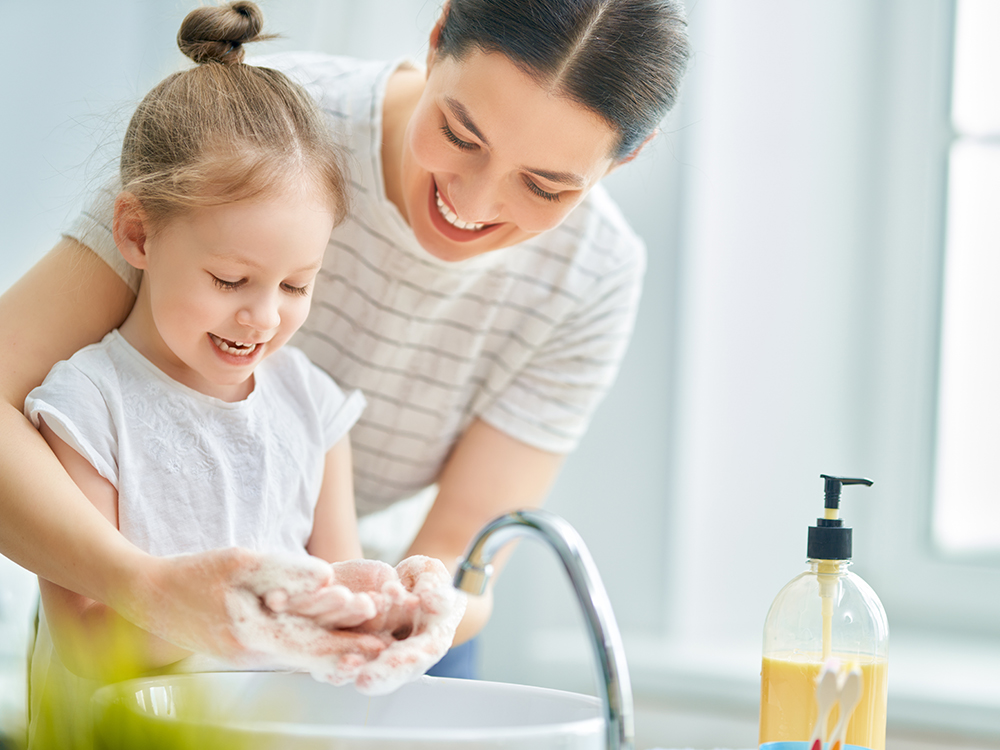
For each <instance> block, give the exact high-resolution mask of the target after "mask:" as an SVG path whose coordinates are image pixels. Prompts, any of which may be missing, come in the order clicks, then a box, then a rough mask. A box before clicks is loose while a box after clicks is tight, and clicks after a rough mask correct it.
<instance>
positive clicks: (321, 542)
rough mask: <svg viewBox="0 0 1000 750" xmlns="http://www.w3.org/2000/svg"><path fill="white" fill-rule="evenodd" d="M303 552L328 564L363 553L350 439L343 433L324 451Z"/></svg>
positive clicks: (354, 558)
mask: <svg viewBox="0 0 1000 750" xmlns="http://www.w3.org/2000/svg"><path fill="white" fill-rule="evenodd" d="M306 551H308V552H309V554H310V555H313V556H314V557H319V558H322V559H323V560H326V561H327V562H331V563H332V562H340V561H342V560H357V559H359V558H361V557H363V556H364V555H363V553H362V551H361V541H360V539H359V538H358V516H357V511H356V510H355V508H354V476H353V465H352V462H351V441H350V438H349V437H347V436H346V435H345V436H344V437H342V438H341V439H340V440H339V441H338V442H337V444H336V445H334V446H333V447H332V448H331V449H330V450H329V451H327V454H326V462H325V464H324V466H323V484H322V487H321V489H320V493H319V500H318V501H317V502H316V512H315V514H314V516H313V532H312V536H310V537H309V543H308V544H307V545H306Z"/></svg>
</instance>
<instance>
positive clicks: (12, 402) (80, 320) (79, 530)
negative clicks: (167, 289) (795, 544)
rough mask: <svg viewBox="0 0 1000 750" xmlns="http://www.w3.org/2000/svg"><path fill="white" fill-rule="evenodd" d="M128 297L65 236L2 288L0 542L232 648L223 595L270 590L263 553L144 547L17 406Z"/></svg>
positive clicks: (180, 637) (196, 637)
mask: <svg viewBox="0 0 1000 750" xmlns="http://www.w3.org/2000/svg"><path fill="white" fill-rule="evenodd" d="M134 302H135V295H134V294H133V293H132V292H131V290H130V289H129V288H128V286H127V285H126V284H125V282H123V281H122V280H121V279H120V278H119V277H118V275H117V274H116V273H115V272H114V270H112V269H111V267H110V266H108V265H107V264H106V263H105V262H104V261H103V260H101V258H99V257H98V256H97V255H96V254H95V253H93V252H92V251H91V250H90V249H89V248H87V247H86V246H84V245H81V244H80V243H78V242H76V241H74V240H71V239H64V240H62V241H61V242H60V243H59V244H58V245H56V246H55V248H53V250H52V251H51V252H49V254H48V255H46V256H45V257H44V258H42V260H40V261H39V262H38V263H37V264H36V265H35V266H34V267H33V268H32V269H31V270H29V271H28V273H27V274H25V275H24V277H22V278H21V279H20V280H19V281H18V282H16V283H15V284H14V286H12V287H11V288H10V289H8V290H7V291H6V292H5V293H4V294H3V295H2V296H0V351H2V352H3V356H0V519H3V521H2V522H0V553H2V554H3V555H5V556H7V557H8V558H10V559H11V560H13V561H14V562H16V563H18V564H19V565H21V566H22V567H24V568H27V569H28V570H30V571H32V572H33V573H35V574H37V575H38V576H39V577H41V578H44V579H46V580H47V581H50V582H52V583H53V584H56V585H58V586H61V587H64V588H65V589H69V590H71V591H74V592H77V593H79V594H81V595H82V596H84V597H86V598H88V599H93V600H96V601H100V602H103V603H105V604H107V605H108V606H110V607H111V608H113V609H114V610H115V611H117V612H119V613H120V614H121V615H122V616H123V617H124V618H125V619H127V620H128V621H130V622H132V623H136V624H138V625H139V626H141V627H143V628H144V629H146V630H149V631H151V632H155V633H157V634H158V635H161V636H164V637H169V638H170V640H171V641H173V642H175V643H178V644H180V645H181V646H184V647H186V648H189V649H191V650H197V651H201V652H204V653H210V654H214V655H216V656H222V657H233V656H239V655H240V654H242V653H243V650H244V648H243V646H242V645H241V642H240V638H239V637H238V632H239V631H238V623H236V622H234V620H233V617H232V615H231V613H230V610H229V608H228V605H227V601H229V600H230V599H231V598H232V597H233V596H240V595H242V596H244V597H250V598H252V599H253V600H254V601H256V597H257V596H259V595H263V594H265V593H266V592H267V590H268V589H267V588H266V583H267V582H266V581H265V582H263V583H261V582H256V581H254V580H253V571H254V570H255V569H256V568H258V567H259V565H260V558H259V556H257V555H254V554H253V553H250V552H248V551H247V550H243V549H239V548H229V549H224V550H213V551H211V552H206V553H202V554H197V555H183V556H177V557H170V558H160V557H154V556H152V555H148V554H146V553H145V552H143V551H142V550H140V549H139V548H138V547H136V546H135V545H133V544H132V543H130V542H129V541H128V540H127V539H126V538H125V537H124V536H122V535H121V534H120V533H119V532H118V530H117V529H116V528H115V527H114V526H113V525H112V524H110V523H108V519H107V518H105V517H104V516H103V515H102V514H101V513H100V511H98V510H97V508H95V507H94V505H93V504H92V503H91V502H90V501H89V500H88V499H87V497H86V495H84V494H83V492H81V490H80V488H79V487H77V485H76V483H75V482H74V481H73V480H72V479H71V478H70V476H69V474H67V473H66V470H65V469H64V468H63V466H62V464H61V463H59V460H58V459H57V458H56V457H55V454H53V452H52V449H51V448H50V447H49V446H48V444H47V443H46V442H45V440H44V439H43V438H42V436H41V435H40V434H39V433H38V430H36V429H35V428H34V426H32V424H31V422H29V421H28V420H27V419H26V418H25V416H24V414H23V413H22V410H23V408H24V399H25V397H26V396H27V395H28V391H30V390H31V389H32V388H34V387H35V386H37V385H39V384H40V383H41V382H42V380H44V378H45V376H46V375H47V374H48V372H49V370H51V369H52V366H53V365H54V364H55V363H56V362H58V361H59V360H63V359H68V358H69V357H70V356H71V355H72V354H73V353H74V352H75V351H77V350H78V349H80V348H82V347H83V346H85V345H87V344H91V343H94V342H96V341H100V340H101V338H103V336H104V335H105V334H106V333H108V331H110V330H111V329H113V328H115V327H117V326H118V325H120V324H121V322H122V321H123V320H124V319H125V318H126V316H127V315H128V313H129V311H130V310H131V308H132V304H133V303H134ZM285 565H286V570H287V573H288V575H289V576H297V580H299V581H300V585H302V586H303V587H305V588H308V587H309V586H312V587H314V588H318V587H320V586H323V585H324V584H325V583H326V582H328V581H329V579H330V573H329V571H328V570H326V569H325V566H321V567H319V568H318V567H316V566H308V565H307V564H305V563H303V564H298V563H296V564H294V565H293V564H291V563H285ZM321 568H323V569H321ZM56 606H58V605H56ZM254 624H255V626H256V627H258V628H259V629H260V630H261V632H262V633H263V634H264V636H266V637H269V638H272V639H273V640H275V641H277V640H280V638H281V637H282V633H281V632H279V631H278V630H277V629H275V628H271V629H268V628H269V626H270V621H268V620H267V619H266V618H260V621H259V622H256V623H254ZM312 635H313V637H314V639H315V641H316V643H317V644H319V646H317V648H319V647H324V648H328V649H329V650H333V649H335V648H340V649H341V650H347V649H346V648H345V647H344V646H343V645H342V644H341V643H340V640H338V639H337V637H336V634H329V633H327V632H326V631H324V630H322V629H321V628H318V627H317V628H316V631H315V633H313V634H312Z"/></svg>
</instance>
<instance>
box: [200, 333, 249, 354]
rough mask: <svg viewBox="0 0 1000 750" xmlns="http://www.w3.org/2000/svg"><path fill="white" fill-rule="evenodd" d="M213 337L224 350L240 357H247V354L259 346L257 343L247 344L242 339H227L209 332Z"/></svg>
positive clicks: (216, 343)
mask: <svg viewBox="0 0 1000 750" xmlns="http://www.w3.org/2000/svg"><path fill="white" fill-rule="evenodd" d="M209 335H210V336H211V337H212V341H214V342H215V345H216V346H217V347H219V348H220V349H221V350H222V351H224V352H228V353H229V354H235V355H236V356H238V357H245V356H246V355H248V354H250V353H252V352H253V350H254V349H256V348H257V345H256V344H246V343H244V342H242V341H232V342H230V341H226V339H224V338H220V337H219V336H216V335H215V334H214V333H212V334H209Z"/></svg>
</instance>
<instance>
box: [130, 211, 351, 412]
mask: <svg viewBox="0 0 1000 750" xmlns="http://www.w3.org/2000/svg"><path fill="white" fill-rule="evenodd" d="M296 192H297V193H298V194H296ZM333 223H334V219H333V215H332V213H331V212H330V209H329V208H328V207H327V206H326V205H325V204H324V203H323V202H321V201H319V200H317V199H316V198H315V197H311V196H309V195H307V194H306V193H305V191H292V193H291V194H288V193H283V194H281V195H280V196H277V197H272V198H265V199H263V200H260V199H257V200H253V201H239V202H236V203H230V204H225V205H220V206H211V207H204V208H195V209H192V210H190V211H185V212H184V213H182V214H180V215H178V216H177V217H175V218H172V219H169V220H168V221H167V222H166V224H165V225H164V226H163V227H162V228H160V230H159V231H157V232H156V233H155V234H153V235H152V236H150V237H147V238H146V239H145V249H144V252H143V255H144V258H145V261H144V264H143V271H144V273H143V281H142V288H141V289H140V292H139V301H138V302H137V307H140V306H142V307H143V308H144V310H145V312H144V314H142V313H141V314H140V315H139V316H138V318H137V320H136V321H133V320H132V317H135V316H132V317H130V319H129V320H128V321H126V323H125V325H123V327H122V333H123V335H124V336H125V338H126V339H127V340H128V341H129V342H130V343H132V345H133V346H136V348H137V349H139V351H140V352H142V354H143V355H145V356H146V357H147V358H148V359H149V360H151V361H152V362H153V364H155V365H157V367H159V368H160V369H161V370H163V371H164V372H166V373H167V374H168V375H170V376H171V377H172V378H174V379H175V380H177V381H179V382H181V383H183V384H184V385H187V386H188V387H190V388H193V389H195V390H197V391H200V392H202V393H205V394H208V395H211V396H215V397H217V398H221V399H224V400H228V401H233V400H239V399H242V398H245V397H246V396H247V394H248V393H249V392H250V391H251V390H252V389H253V381H252V379H251V375H252V373H253V370H254V368H255V367H256V366H257V365H258V364H260V362H261V361H262V360H263V359H264V358H266V357H267V356H269V355H270V354H272V353H273V352H275V351H277V350H278V349H279V348H280V347H281V346H282V345H283V344H284V343H285V342H286V341H288V339H289V338H290V337H291V335H292V334H293V333H295V331H296V330H298V328H299V326H300V325H302V323H303V321H304V320H305V318H306V315H307V314H308V312H309V304H310V300H311V295H312V288H313V282H314V280H315V278H316V274H317V272H318V271H319V268H320V265H321V264H322V262H323V252H324V250H325V249H326V244H327V241H328V240H329V239H330V232H331V231H332V229H333Z"/></svg>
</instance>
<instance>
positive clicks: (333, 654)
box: [227, 555, 465, 695]
mask: <svg viewBox="0 0 1000 750" xmlns="http://www.w3.org/2000/svg"><path fill="white" fill-rule="evenodd" d="M288 562H290V561H280V560H277V559H271V560H270V563H269V564H268V563H265V564H262V565H259V566H258V567H257V568H256V569H253V570H248V571H247V573H246V577H245V581H244V584H245V585H244V587H242V588H239V589H236V590H235V591H233V592H230V596H229V597H227V608H228V610H229V612H230V615H231V616H232V618H233V621H234V625H235V632H236V635H237V638H238V640H239V641H240V642H241V644H242V645H243V646H244V647H246V648H248V649H250V650H251V651H253V652H256V653H258V654H260V655H265V656H268V657H272V658H276V659H278V660H280V661H281V662H282V663H285V664H287V665H288V666H290V667H297V668H301V669H306V670H308V671H309V672H310V673H312V675H313V677H315V678H316V679H318V680H321V681H324V682H331V683H333V684H334V685H343V684H347V683H349V682H354V684H355V686H356V687H357V688H358V690H360V691H361V692H363V693H366V694H368V695H380V694H384V693H389V692H392V691H393V690H395V689H396V688H398V687H399V686H400V685H402V684H404V683H405V682H408V681H410V680H412V679H414V678H416V677H418V676H419V675H421V674H423V673H424V672H425V671H426V670H427V669H428V668H430V667H431V666H432V665H433V664H435V663H436V662H437V661H438V660H439V659H440V658H441V657H442V656H443V655H444V654H445V652H446V651H447V650H448V648H449V647H450V646H451V642H452V639H453V638H454V635H455V630H456V628H457V627H458V624H459V622H460V621H461V619H462V615H463V614H464V612H465V595H464V594H462V593H461V592H459V591H457V590H456V589H455V588H454V587H453V586H452V583H451V575H450V574H449V573H448V570H447V569H446V568H445V566H444V564H443V563H441V561H440V560H437V559H435V558H431V557H424V556H422V555H416V556H413V557H410V558H407V559H406V560H403V561H402V562H401V563H400V564H399V565H397V566H396V567H395V568H393V567H392V566H390V565H388V564H386V563H383V562H379V561H376V560H350V561H347V562H340V563H334V564H332V565H329V566H327V571H328V573H329V574H330V578H329V580H328V581H326V582H325V583H324V585H321V586H320V587H318V588H317V586H316V580H317V579H316V578H315V577H314V576H312V575H302V576H297V577H296V576H293V577H289V576H288V569H287V563H288Z"/></svg>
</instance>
